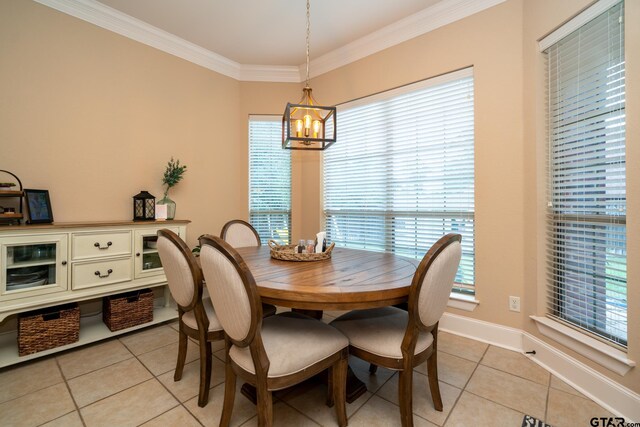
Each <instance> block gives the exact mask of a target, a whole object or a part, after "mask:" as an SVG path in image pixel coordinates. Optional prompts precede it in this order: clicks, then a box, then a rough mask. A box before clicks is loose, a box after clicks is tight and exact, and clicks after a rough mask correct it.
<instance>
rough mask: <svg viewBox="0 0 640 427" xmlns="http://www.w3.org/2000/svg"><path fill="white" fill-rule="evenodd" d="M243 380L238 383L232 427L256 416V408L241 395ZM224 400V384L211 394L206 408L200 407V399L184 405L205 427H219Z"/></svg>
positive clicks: (214, 389)
mask: <svg viewBox="0 0 640 427" xmlns="http://www.w3.org/2000/svg"><path fill="white" fill-rule="evenodd" d="M241 385H242V380H240V379H239V378H238V380H237V382H236V398H235V401H234V405H233V412H232V414H231V423H230V425H231V427H236V426H239V425H241V424H243V423H244V422H246V421H247V420H249V419H250V418H252V417H254V416H256V407H255V405H254V404H253V403H251V402H249V400H247V399H246V398H245V397H244V396H243V395H242V394H241V393H240V387H241ZM223 400H224V384H220V385H217V386H215V387H214V388H212V389H211V391H210V392H209V403H208V404H207V406H205V407H204V408H201V407H199V406H198V398H197V397H194V398H193V399H191V400H188V401H186V402H185V403H184V406H185V407H186V408H187V409H188V410H189V412H191V413H192V414H193V415H194V416H195V417H196V418H197V419H198V421H200V422H201V423H202V424H203V425H204V426H205V427H217V426H218V425H219V423H220V414H222V402H223Z"/></svg>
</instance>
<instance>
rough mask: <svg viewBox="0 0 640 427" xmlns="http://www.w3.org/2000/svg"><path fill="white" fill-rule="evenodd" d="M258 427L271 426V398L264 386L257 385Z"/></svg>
mask: <svg viewBox="0 0 640 427" xmlns="http://www.w3.org/2000/svg"><path fill="white" fill-rule="evenodd" d="M256 391H257V392H258V396H257V397H258V427H272V426H273V396H272V394H271V392H270V391H269V390H267V385H266V384H258V386H257V387H256Z"/></svg>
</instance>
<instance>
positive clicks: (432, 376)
mask: <svg viewBox="0 0 640 427" xmlns="http://www.w3.org/2000/svg"><path fill="white" fill-rule="evenodd" d="M427 375H428V376H429V389H430V390H431V398H432V399H433V407H434V408H435V410H436V411H440V412H442V396H441V395H440V384H438V357H437V353H436V352H435V351H434V352H433V354H432V355H431V357H429V358H428V359H427Z"/></svg>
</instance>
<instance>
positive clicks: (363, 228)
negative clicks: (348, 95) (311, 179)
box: [323, 69, 474, 293]
mask: <svg viewBox="0 0 640 427" xmlns="http://www.w3.org/2000/svg"><path fill="white" fill-rule="evenodd" d="M473 135H474V119H473V71H472V69H466V70H462V71H458V72H455V73H450V74H448V75H445V76H440V77H437V78H433V79H429V80H425V81H422V82H419V83H415V84H412V85H408V86H404V87H402V88H398V89H394V90H391V91H387V92H384V93H381V94H377V95H373V96H370V97H367V98H363V99H360V100H357V101H353V102H350V103H348V104H343V105H341V106H339V107H338V130H337V137H338V139H337V142H336V143H335V144H334V145H333V146H332V147H331V148H330V149H328V150H327V151H325V152H324V161H323V171H324V173H323V175H324V215H325V219H326V230H327V235H328V239H329V240H330V241H333V242H335V243H336V245H339V246H344V247H350V248H357V249H366V250H372V251H386V252H393V253H396V254H399V255H404V256H409V257H413V258H416V259H420V258H422V257H423V256H424V254H425V253H426V252H427V250H428V249H429V248H430V247H431V245H432V244H433V243H435V242H436V241H437V240H438V239H439V238H440V237H441V236H442V235H444V234H446V233H450V232H454V233H460V234H461V235H462V261H461V263H460V269H459V271H458V274H457V276H456V282H457V285H456V288H455V289H456V290H459V291H464V292H467V293H473V284H474V163H473V160H474V147H473V142H474V138H473Z"/></svg>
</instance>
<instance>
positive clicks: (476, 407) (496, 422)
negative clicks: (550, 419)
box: [445, 391, 524, 427]
mask: <svg viewBox="0 0 640 427" xmlns="http://www.w3.org/2000/svg"><path fill="white" fill-rule="evenodd" d="M523 417H524V414H523V413H521V412H518V411H514V410H513V409H509V408H507V407H504V406H502V405H498V404H497V403H494V402H491V401H490V400H487V399H483V398H482V397H478V396H476V395H475V394H471V393H468V392H466V391H465V392H462V395H461V396H460V399H459V400H458V403H456V406H455V407H454V408H453V411H451V415H449V419H447V423H446V424H445V426H446V427H468V426H474V427H494V426H512V427H518V426H520V425H522V418H523Z"/></svg>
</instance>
